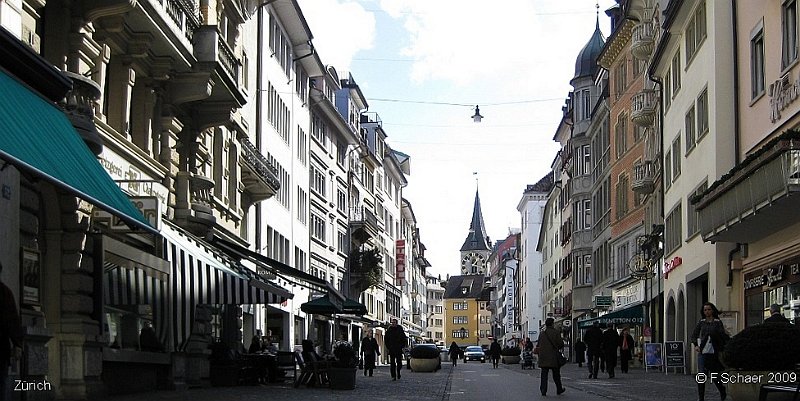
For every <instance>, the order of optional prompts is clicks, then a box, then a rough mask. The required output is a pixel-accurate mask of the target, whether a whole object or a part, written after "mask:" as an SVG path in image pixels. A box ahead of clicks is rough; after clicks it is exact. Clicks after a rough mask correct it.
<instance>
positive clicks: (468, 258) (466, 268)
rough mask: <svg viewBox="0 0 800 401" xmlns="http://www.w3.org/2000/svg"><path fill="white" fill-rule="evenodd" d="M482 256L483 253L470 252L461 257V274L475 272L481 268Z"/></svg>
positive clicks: (480, 270)
mask: <svg viewBox="0 0 800 401" xmlns="http://www.w3.org/2000/svg"><path fill="white" fill-rule="evenodd" d="M483 265H484V258H483V255H481V254H477V253H474V252H470V253H468V254H466V255H464V257H463V258H462V259H461V273H463V274H477V273H481V272H482V270H483Z"/></svg>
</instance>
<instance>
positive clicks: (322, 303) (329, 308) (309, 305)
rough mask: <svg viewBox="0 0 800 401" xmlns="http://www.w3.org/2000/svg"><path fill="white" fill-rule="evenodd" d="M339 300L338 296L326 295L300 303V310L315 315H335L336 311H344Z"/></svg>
mask: <svg viewBox="0 0 800 401" xmlns="http://www.w3.org/2000/svg"><path fill="white" fill-rule="evenodd" d="M337 301H338V299H337V298H336V297H332V296H330V295H325V296H322V297H319V298H315V299H312V300H311V301H308V302H305V303H303V304H302V305H300V310H302V311H303V312H305V313H310V314H313V315H333V314H334V313H342V312H343V309H342V308H343V305H342V303H340V302H337Z"/></svg>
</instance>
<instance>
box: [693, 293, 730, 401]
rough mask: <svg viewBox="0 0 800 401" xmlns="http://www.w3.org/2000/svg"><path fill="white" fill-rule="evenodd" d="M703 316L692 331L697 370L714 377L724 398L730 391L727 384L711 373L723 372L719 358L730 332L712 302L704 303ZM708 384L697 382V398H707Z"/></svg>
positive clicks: (700, 399)
mask: <svg viewBox="0 0 800 401" xmlns="http://www.w3.org/2000/svg"><path fill="white" fill-rule="evenodd" d="M701 312H702V314H703V318H702V319H700V321H699V322H697V326H695V327H694V331H693V332H692V344H693V345H694V350H695V352H697V354H698V355H697V371H698V372H703V373H706V375H707V376H708V377H711V378H712V380H711V381H712V382H713V383H714V385H715V386H717V390H719V398H720V399H721V400H724V399H725V398H726V397H727V395H728V393H727V391H726V390H725V386H723V385H722V383H720V380H719V375H718V374H717V375H711V373H721V372H722V369H723V366H722V363H721V362H720V360H719V354H720V353H721V352H722V350H723V349H724V347H725V343H727V341H728V338H730V337H729V336H728V333H727V332H726V331H725V326H723V325H722V321H721V320H719V310H718V309H717V307H716V306H715V305H714V304H713V303H711V302H706V303H704V304H703V309H702V311H701ZM705 396H706V384H705V382H703V383H700V382H698V383H697V399H698V400H699V401H703V400H705Z"/></svg>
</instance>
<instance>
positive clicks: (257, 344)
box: [247, 333, 261, 354]
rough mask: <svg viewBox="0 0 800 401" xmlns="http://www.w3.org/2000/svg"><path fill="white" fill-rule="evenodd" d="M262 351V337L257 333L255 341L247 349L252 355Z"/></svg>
mask: <svg viewBox="0 0 800 401" xmlns="http://www.w3.org/2000/svg"><path fill="white" fill-rule="evenodd" d="M260 351H261V335H260V334H258V333H256V335H254V336H253V340H252V341H251V342H250V347H249V348H248V349H247V352H248V353H250V354H255V353H258V352H260Z"/></svg>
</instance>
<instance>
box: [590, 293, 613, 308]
mask: <svg viewBox="0 0 800 401" xmlns="http://www.w3.org/2000/svg"><path fill="white" fill-rule="evenodd" d="M594 306H611V295H595V296H594Z"/></svg>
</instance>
